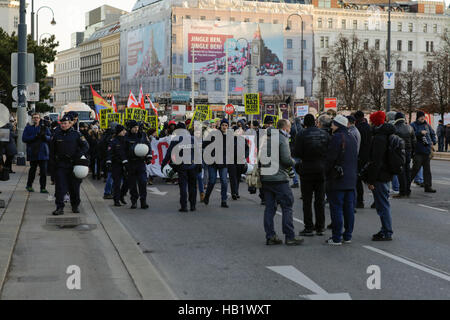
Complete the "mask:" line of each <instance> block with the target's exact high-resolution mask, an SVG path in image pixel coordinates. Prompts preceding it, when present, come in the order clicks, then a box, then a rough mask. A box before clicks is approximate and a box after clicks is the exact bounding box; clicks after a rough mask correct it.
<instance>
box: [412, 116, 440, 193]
mask: <svg viewBox="0 0 450 320" xmlns="http://www.w3.org/2000/svg"><path fill="white" fill-rule="evenodd" d="M411 127H412V128H413V129H414V133H415V135H416V147H415V152H414V157H413V167H412V170H411V179H413V178H414V177H415V176H416V175H417V173H418V172H419V170H420V168H423V185H424V189H425V192H429V193H435V192H436V190H435V189H433V188H432V187H431V185H432V176H431V156H430V155H431V152H432V151H433V145H436V143H437V139H436V134H435V132H434V130H433V128H432V127H431V126H430V125H429V124H428V123H427V122H426V121H425V113H424V112H423V111H417V118H416V121H414V122H413V123H411Z"/></svg>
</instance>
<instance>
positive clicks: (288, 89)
mask: <svg viewBox="0 0 450 320" xmlns="http://www.w3.org/2000/svg"><path fill="white" fill-rule="evenodd" d="M293 89H294V83H293V82H292V80H290V79H289V80H288V81H287V82H286V92H292V91H293Z"/></svg>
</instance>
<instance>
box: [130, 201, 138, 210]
mask: <svg viewBox="0 0 450 320" xmlns="http://www.w3.org/2000/svg"><path fill="white" fill-rule="evenodd" d="M136 208H137V202H136V201H131V208H130V209H136Z"/></svg>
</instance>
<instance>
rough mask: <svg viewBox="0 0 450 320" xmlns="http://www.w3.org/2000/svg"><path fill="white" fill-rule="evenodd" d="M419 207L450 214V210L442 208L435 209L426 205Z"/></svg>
mask: <svg viewBox="0 0 450 320" xmlns="http://www.w3.org/2000/svg"><path fill="white" fill-rule="evenodd" d="M418 206H419V207H423V208H428V209H433V210H437V211H441V212H448V210H445V209H440V208H435V207H430V206H426V205H424V204H419V205H418Z"/></svg>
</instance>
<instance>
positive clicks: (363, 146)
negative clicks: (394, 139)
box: [355, 110, 372, 209]
mask: <svg viewBox="0 0 450 320" xmlns="http://www.w3.org/2000/svg"><path fill="white" fill-rule="evenodd" d="M355 119H356V121H355V126H356V128H357V129H358V131H359V134H360V136H361V143H360V147H359V153H358V172H361V170H362V169H363V168H364V167H365V166H366V164H367V162H369V155H370V145H371V143H372V128H371V127H370V125H369V124H368V123H367V120H366V118H365V117H364V112H362V111H360V110H358V111H356V112H355ZM356 208H358V209H363V208H364V186H363V182H362V180H361V177H360V176H359V175H358V180H357V182H356Z"/></svg>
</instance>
